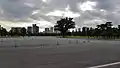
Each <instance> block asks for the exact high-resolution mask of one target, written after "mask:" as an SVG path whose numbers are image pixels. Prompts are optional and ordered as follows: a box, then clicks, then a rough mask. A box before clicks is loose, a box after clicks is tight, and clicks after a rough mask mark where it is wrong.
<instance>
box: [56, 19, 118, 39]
mask: <svg viewBox="0 0 120 68" xmlns="http://www.w3.org/2000/svg"><path fill="white" fill-rule="evenodd" d="M112 26H113V24H112V22H106V23H105V24H100V25H97V27H96V28H90V29H88V30H86V31H79V32H72V33H71V32H68V30H69V29H71V28H75V22H74V21H73V18H67V17H66V18H62V19H61V20H59V21H57V23H56V25H55V26H54V27H55V30H59V31H60V32H61V35H62V36H63V37H64V36H66V35H73V36H88V37H96V38H119V37H120V25H118V27H116V28H115V27H112Z"/></svg>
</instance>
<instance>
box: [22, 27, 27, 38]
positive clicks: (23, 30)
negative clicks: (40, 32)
mask: <svg viewBox="0 0 120 68" xmlns="http://www.w3.org/2000/svg"><path fill="white" fill-rule="evenodd" d="M26 33H27V32H26V28H24V27H23V28H22V29H21V35H22V36H23V37H24V36H25V35H26Z"/></svg>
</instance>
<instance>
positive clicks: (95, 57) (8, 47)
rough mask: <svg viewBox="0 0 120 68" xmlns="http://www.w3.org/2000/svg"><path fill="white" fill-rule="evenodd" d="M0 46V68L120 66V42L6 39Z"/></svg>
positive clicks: (108, 67)
mask: <svg viewBox="0 0 120 68" xmlns="http://www.w3.org/2000/svg"><path fill="white" fill-rule="evenodd" d="M57 42H58V43H59V44H57ZM15 44H16V45H17V46H18V47H14V45H15ZM0 46H1V47H0V68H89V67H93V66H99V65H104V64H109V63H115V62H120V42H119V41H112V40H111V41H110V40H109V41H105V40H87V39H58V38H55V37H29V38H28V37H25V38H11V39H10V38H7V39H6V38H3V39H2V42H1V45H0ZM96 68H97V67H96ZM100 68H120V64H115V65H111V66H106V67H100Z"/></svg>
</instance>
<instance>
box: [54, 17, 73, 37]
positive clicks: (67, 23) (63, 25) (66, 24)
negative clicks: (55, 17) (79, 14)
mask: <svg viewBox="0 0 120 68" xmlns="http://www.w3.org/2000/svg"><path fill="white" fill-rule="evenodd" d="M54 28H55V30H58V31H60V32H61V34H62V36H63V37H64V36H65V35H66V32H67V31H68V29H71V28H75V22H74V21H73V18H68V17H66V18H62V19H61V20H59V21H57V23H56V25H55V26H54Z"/></svg>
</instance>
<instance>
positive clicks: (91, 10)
mask: <svg viewBox="0 0 120 68" xmlns="http://www.w3.org/2000/svg"><path fill="white" fill-rule="evenodd" d="M119 6H120V0H0V24H1V25H2V26H3V27H5V28H6V29H8V30H9V29H10V27H15V26H16V27H27V26H31V24H33V23H36V24H37V25H38V26H40V29H43V28H45V27H51V26H53V25H54V24H55V23H56V21H57V20H59V19H60V18H61V17H73V18H74V20H75V22H76V25H77V27H82V26H92V27H95V26H96V25H97V24H101V23H105V22H106V21H112V22H113V24H114V25H118V24H120V19H119V18H120V7H119Z"/></svg>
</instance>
